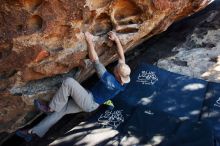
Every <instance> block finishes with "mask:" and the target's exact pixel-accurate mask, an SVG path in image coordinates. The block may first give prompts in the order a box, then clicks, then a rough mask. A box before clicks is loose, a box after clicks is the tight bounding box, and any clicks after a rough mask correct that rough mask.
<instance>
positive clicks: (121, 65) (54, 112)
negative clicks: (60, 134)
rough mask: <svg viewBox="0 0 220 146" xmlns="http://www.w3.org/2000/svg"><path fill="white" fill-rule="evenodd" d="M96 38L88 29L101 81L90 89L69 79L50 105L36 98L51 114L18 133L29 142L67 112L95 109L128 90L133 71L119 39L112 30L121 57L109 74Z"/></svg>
mask: <svg viewBox="0 0 220 146" xmlns="http://www.w3.org/2000/svg"><path fill="white" fill-rule="evenodd" d="M93 38H94V36H93V35H92V34H91V33H89V32H85V39H86V41H87V44H88V54H89V59H90V61H91V62H92V64H93V66H94V68H95V70H96V72H97V74H98V77H99V81H98V82H97V83H96V84H95V85H94V86H93V87H92V88H91V89H90V90H87V89H85V88H84V87H82V86H81V85H80V84H79V83H78V82H77V81H76V80H75V79H73V78H67V79H65V80H64V81H63V83H62V85H61V87H60V88H59V90H58V91H57V92H56V94H55V95H54V97H53V98H52V100H51V101H50V103H49V104H48V105H47V104H45V103H43V102H42V101H40V100H38V99H37V100H35V101H34V105H35V107H36V108H37V109H38V110H40V111H42V112H44V113H46V114H47V116H46V117H45V118H44V119H43V120H42V121H41V122H40V123H38V124H37V125H36V126H34V127H33V128H31V129H24V130H18V131H17V132H16V135H18V136H19V137H21V138H23V139H24V140H26V141H31V140H32V139H33V137H40V138H41V137H43V136H44V135H45V133H46V132H47V131H48V130H49V129H50V128H51V127H52V126H53V125H54V124H55V123H56V122H57V121H58V120H60V119H61V118H62V117H63V116H64V115H66V114H70V113H78V112H82V111H85V112H91V111H94V110H96V109H97V108H98V107H99V105H101V104H103V103H105V102H106V101H109V100H110V99H112V98H113V97H115V96H116V95H117V94H118V93H119V92H120V91H123V90H124V89H125V86H126V84H128V83H129V82H130V72H131V70H130V68H129V66H128V65H127V64H126V63H125V56H124V50H123V47H122V45H121V43H120V40H119V38H118V37H117V35H116V34H115V33H114V32H112V31H110V32H109V33H108V38H109V39H110V40H111V41H113V42H115V43H116V46H117V53H118V56H119V59H118V64H117V65H116V66H115V68H114V71H113V74H111V73H109V72H108V71H107V70H106V68H105V67H104V65H103V64H102V63H101V62H100V61H99V57H98V55H97V53H96V50H95V46H94V42H93ZM69 97H71V98H69Z"/></svg>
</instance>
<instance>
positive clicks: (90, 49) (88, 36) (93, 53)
mask: <svg viewBox="0 0 220 146" xmlns="http://www.w3.org/2000/svg"><path fill="white" fill-rule="evenodd" d="M85 38H86V41H87V43H88V52H89V58H90V60H91V61H92V62H95V61H96V60H98V59H99V57H98V55H97V53H96V51H95V46H94V43H93V35H92V34H91V33H89V32H85Z"/></svg>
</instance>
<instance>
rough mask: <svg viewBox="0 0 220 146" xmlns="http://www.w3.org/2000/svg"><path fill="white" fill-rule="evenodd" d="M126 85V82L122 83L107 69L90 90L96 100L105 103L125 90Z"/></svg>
mask: <svg viewBox="0 0 220 146" xmlns="http://www.w3.org/2000/svg"><path fill="white" fill-rule="evenodd" d="M125 86H126V84H124V85H121V84H120V83H119V82H118V81H117V80H116V79H115V77H114V76H113V75H112V74H110V73H109V72H108V71H105V73H104V74H103V75H102V77H101V78H100V80H99V81H98V82H97V83H96V84H95V86H93V87H92V88H91V89H90V91H91V92H92V95H93V97H94V100H95V102H96V103H98V104H103V103H104V102H106V101H107V100H109V99H112V98H113V97H115V96H116V95H117V94H118V93H119V92H120V91H123V90H124V89H125Z"/></svg>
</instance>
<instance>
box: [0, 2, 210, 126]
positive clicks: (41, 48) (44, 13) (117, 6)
mask: <svg viewBox="0 0 220 146" xmlns="http://www.w3.org/2000/svg"><path fill="white" fill-rule="evenodd" d="M210 2H211V1H210V0H194V1H192V0H13V1H11V0H2V1H1V5H0V91H1V92H2V93H9V94H19V95H22V99H23V100H24V102H26V103H28V102H27V101H26V99H28V98H26V97H33V96H35V95H38V94H39V93H44V94H45V93H48V92H52V90H49V89H48V88H46V87H45V88H44V89H40V90H37V91H36V92H34V91H32V90H31V91H30V90H29V89H30V88H28V87H30V86H32V85H35V84H38V83H39V82H38V81H39V80H40V82H41V80H42V79H44V78H48V77H54V76H56V75H60V74H65V73H68V72H71V71H72V70H73V69H74V68H78V67H79V69H78V70H77V73H76V74H75V78H77V79H78V80H79V81H82V80H85V79H86V78H87V77H88V76H90V75H91V74H92V73H93V72H94V71H93V70H92V68H91V67H89V68H81V67H80V66H81V61H82V60H83V59H85V58H86V57H87V44H86V41H85V39H84V34H83V32H84V31H90V32H92V33H93V34H94V35H95V40H94V41H95V44H96V50H97V52H98V54H99V56H100V60H101V62H103V63H104V64H105V65H107V64H109V63H111V62H112V61H114V60H116V59H117V55H116V50H115V49H114V45H112V44H111V43H109V40H108V39H107V37H106V36H107V32H108V31H110V30H113V31H115V32H117V34H118V36H119V38H120V40H121V42H122V44H123V47H124V49H125V51H128V50H130V49H131V48H133V47H134V46H136V45H138V44H139V43H141V42H142V41H144V40H146V39H148V38H149V37H151V36H153V35H155V34H158V33H160V32H162V31H165V30H166V29H167V28H168V27H169V26H170V25H171V24H172V23H173V22H174V21H176V20H179V19H181V18H183V17H185V16H188V15H191V14H193V13H195V12H197V11H198V10H200V9H202V8H204V7H205V6H207V5H208V4H209V3H210ZM50 81H51V80H50ZM50 81H48V82H47V83H48V84H49V83H50ZM51 82H52V81H51ZM41 83H42V82H41ZM45 84H46V83H45ZM50 85H51V86H55V83H54V84H52V83H51V84H50ZM27 86H28V87H27ZM32 88H34V86H32ZM50 89H52V88H50ZM53 91H54V90H53ZM28 95H30V96H28ZM8 106H10V105H8ZM0 109H1V107H0ZM1 121H2V120H1V119H0V122H1ZM0 124H2V123H0Z"/></svg>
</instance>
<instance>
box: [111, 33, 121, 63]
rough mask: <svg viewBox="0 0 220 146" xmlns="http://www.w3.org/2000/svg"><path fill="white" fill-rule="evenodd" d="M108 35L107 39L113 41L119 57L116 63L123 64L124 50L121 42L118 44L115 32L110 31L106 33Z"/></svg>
mask: <svg viewBox="0 0 220 146" xmlns="http://www.w3.org/2000/svg"><path fill="white" fill-rule="evenodd" d="M108 35H109V39H110V40H112V41H114V42H115V43H116V45H117V53H118V56H119V59H118V63H125V55H124V50H123V47H122V45H121V42H120V40H119V38H118V36H117V35H116V34H115V32H112V31H110V32H109V33H108Z"/></svg>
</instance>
